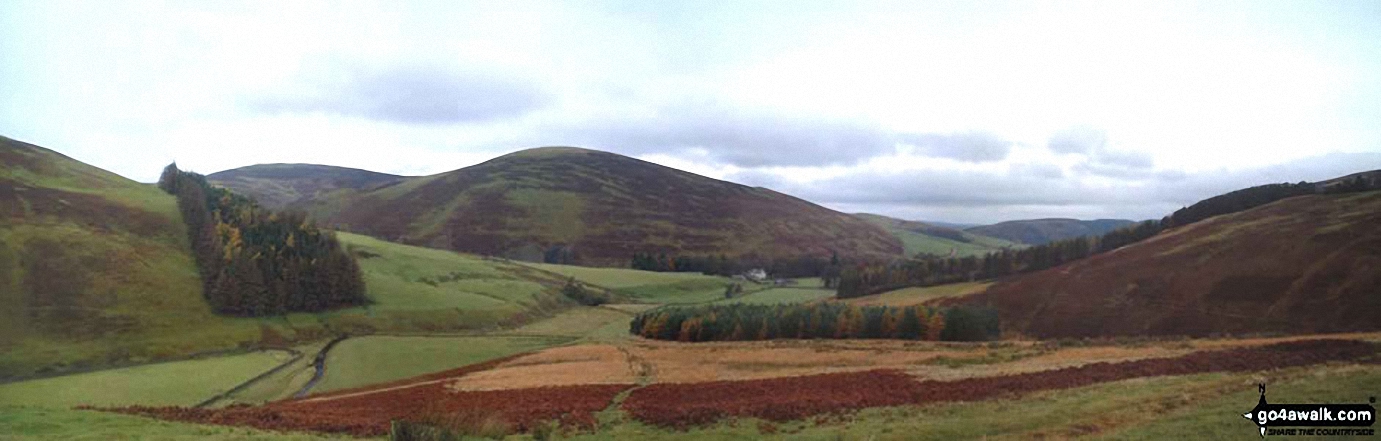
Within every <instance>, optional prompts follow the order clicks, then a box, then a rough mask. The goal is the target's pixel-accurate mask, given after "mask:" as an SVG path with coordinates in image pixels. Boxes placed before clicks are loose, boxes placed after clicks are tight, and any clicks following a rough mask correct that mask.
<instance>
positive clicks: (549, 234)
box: [302, 148, 902, 265]
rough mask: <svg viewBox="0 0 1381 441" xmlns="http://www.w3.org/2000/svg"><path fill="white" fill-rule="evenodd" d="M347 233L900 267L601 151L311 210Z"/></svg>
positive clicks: (879, 237) (717, 191) (330, 199)
mask: <svg viewBox="0 0 1381 441" xmlns="http://www.w3.org/2000/svg"><path fill="white" fill-rule="evenodd" d="M302 208H304V209H307V210H308V211H310V212H311V213H312V214H313V215H314V216H315V217H316V218H318V219H322V220H324V222H326V223H329V224H332V225H338V226H340V227H341V228H342V229H343V230H348V231H354V232H359V233H363V234H368V235H370V236H374V237H380V238H384V239H388V240H395V241H399V242H404V243H411V244H420V245H426V246H430V247H434V248H443V249H456V250H463V251H467V252H474V253H482V254H489V255H502V256H508V257H512V258H521V259H523V260H541V257H542V254H541V253H542V252H543V251H544V250H547V249H549V248H551V247H554V246H558V245H569V246H571V247H572V249H573V250H574V252H575V255H576V256H577V257H578V258H579V259H581V261H582V262H583V263H587V264H598V265H622V264H626V262H627V259H628V258H629V257H630V256H632V255H633V253H635V252H667V253H671V254H696V255H710V254H727V255H729V256H741V255H748V254H758V255H767V256H795V255H801V254H806V253H809V254H814V255H819V256H828V255H830V252H831V251H836V250H837V251H839V252H840V253H841V254H844V255H872V256H896V255H899V254H900V253H901V251H902V249H901V245H900V243H899V242H898V241H897V240H896V238H895V237H892V236H891V235H889V234H887V233H886V232H884V231H882V230H880V229H878V228H876V227H873V226H871V225H869V224H867V223H866V222H862V221H860V220H858V219H856V218H853V217H851V216H849V215H846V214H843V213H838V212H835V211H832V210H829V209H826V208H824V207H820V206H818V205H815V204H811V203H809V202H806V201H803V200H800V199H797V198H793V197H790V196H787V195H783V194H780V193H777V192H773V191H771V190H767V189H762V188H752V187H746V186H742V185H738V184H734V183H730V182H724V181H718V180H714V179H710V178H705V177H703V176H698V175H694V174H691V173H686V172H682V171H679V170H675V169H671V168H667V167H662V166H659V165H656V164H652V163H648V162H644V161H640V160H637V159H633V158H628V157H624V156H620V155H615V154H611V153H605V152H597V151H593V150H585V149H575V148H544V149H532V150H526V151H522V152H518V153H513V154H510V155H505V156H502V157H499V158H496V159H493V160H491V161H488V162H485V163H483V164H479V165H476V166H472V167H467V168H464V169H460V170H456V171H452V172H448V173H443V174H438V175H432V176H425V177H418V178H407V179H405V180H403V181H401V182H400V183H398V184H394V185H388V186H385V187H382V188H379V189H375V190H369V191H361V192H351V191H345V192H336V193H331V194H328V195H326V196H323V197H320V198H317V199H315V200H314V201H312V202H311V203H304V204H302Z"/></svg>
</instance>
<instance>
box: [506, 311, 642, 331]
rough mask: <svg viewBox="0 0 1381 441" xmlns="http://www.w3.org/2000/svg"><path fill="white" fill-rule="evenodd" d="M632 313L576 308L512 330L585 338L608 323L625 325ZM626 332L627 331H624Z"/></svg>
mask: <svg viewBox="0 0 1381 441" xmlns="http://www.w3.org/2000/svg"><path fill="white" fill-rule="evenodd" d="M632 318H633V315H632V313H628V312H624V311H620V310H617V309H613V308H604V307H577V308H571V309H568V310H566V311H563V312H561V313H560V314H557V315H555V316H553V317H551V318H548V319H545V320H541V321H537V322H533V323H530V324H527V325H525V326H523V327H521V328H518V329H515V330H513V333H514V334H528V335H554V336H566V337H585V336H587V335H590V334H591V333H594V332H596V331H598V330H600V329H601V328H604V327H605V326H607V325H609V324H610V323H624V324H627V323H628V321H629V320H631V319H632ZM624 331H625V332H627V329H625V330H624Z"/></svg>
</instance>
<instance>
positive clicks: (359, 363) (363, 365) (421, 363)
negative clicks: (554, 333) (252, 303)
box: [312, 336, 574, 393]
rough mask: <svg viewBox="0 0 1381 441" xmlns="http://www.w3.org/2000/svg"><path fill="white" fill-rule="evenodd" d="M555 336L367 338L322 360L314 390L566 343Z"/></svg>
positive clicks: (356, 384)
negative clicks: (323, 368) (323, 372)
mask: <svg viewBox="0 0 1381 441" xmlns="http://www.w3.org/2000/svg"><path fill="white" fill-rule="evenodd" d="M572 340H574V339H573V338H554V337H541V336H531V337H391V336H366V337H357V338H351V339H348V340H345V341H342V342H340V343H339V344H337V345H336V347H335V348H333V349H332V350H331V352H330V353H328V354H327V356H326V376H325V377H323V378H322V381H321V383H320V384H318V385H317V386H316V387H315V388H314V389H312V391H313V392H314V393H317V392H329V391H333V390H340V389H348V388H353V387H360V386H367V385H370V384H377V383H385V382H389V381H393V380H400V379H404V378H408V377H415V376H418V375H423V374H429V373H432V372H439V371H444V370H447V369H452V368H457V367H461V366H465V365H470V364H474V363H480V362H484V361H488V360H492V359H495V358H499V357H504V356H508V355H513V354H517V353H521V352H528V351H533V350H537V349H542V348H546V347H551V346H555V345H559V344H562V343H567V342H570V341H572Z"/></svg>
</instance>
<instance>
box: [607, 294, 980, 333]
mask: <svg viewBox="0 0 1381 441" xmlns="http://www.w3.org/2000/svg"><path fill="white" fill-rule="evenodd" d="M629 332H631V333H632V334H634V335H638V336H642V337H645V338H653V339H658V340H675V341H684V342H702V341H742V340H772V339H783V338H795V339H816V338H832V339H850V338H853V339H876V338H887V339H904V340H944V341H980V340H991V339H994V338H996V337H997V336H998V332H999V322H998V317H997V312H996V311H995V310H993V309H991V308H986V307H977V306H956V307H949V308H931V307H928V306H922V305H915V306H857V305H849V304H845V303H841V302H815V303H809V304H794V305H782V304H778V305H751V304H729V305H708V306H692V307H667V308H658V309H653V310H649V311H644V312H642V313H640V314H638V315H637V316H635V317H633V322H632V323H631V324H630V325H629Z"/></svg>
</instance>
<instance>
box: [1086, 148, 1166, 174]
mask: <svg viewBox="0 0 1381 441" xmlns="http://www.w3.org/2000/svg"><path fill="white" fill-rule="evenodd" d="M1093 160H1094V161H1096V162H1097V163H1099V164H1103V165H1110V166H1114V167H1123V168H1131V169H1148V168H1151V167H1152V166H1154V165H1155V162H1154V160H1152V159H1151V155H1149V154H1147V153H1145V152H1136V151H1130V150H1123V151H1116V150H1107V149H1103V150H1098V151H1097V152H1095V153H1094V154H1093Z"/></svg>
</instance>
